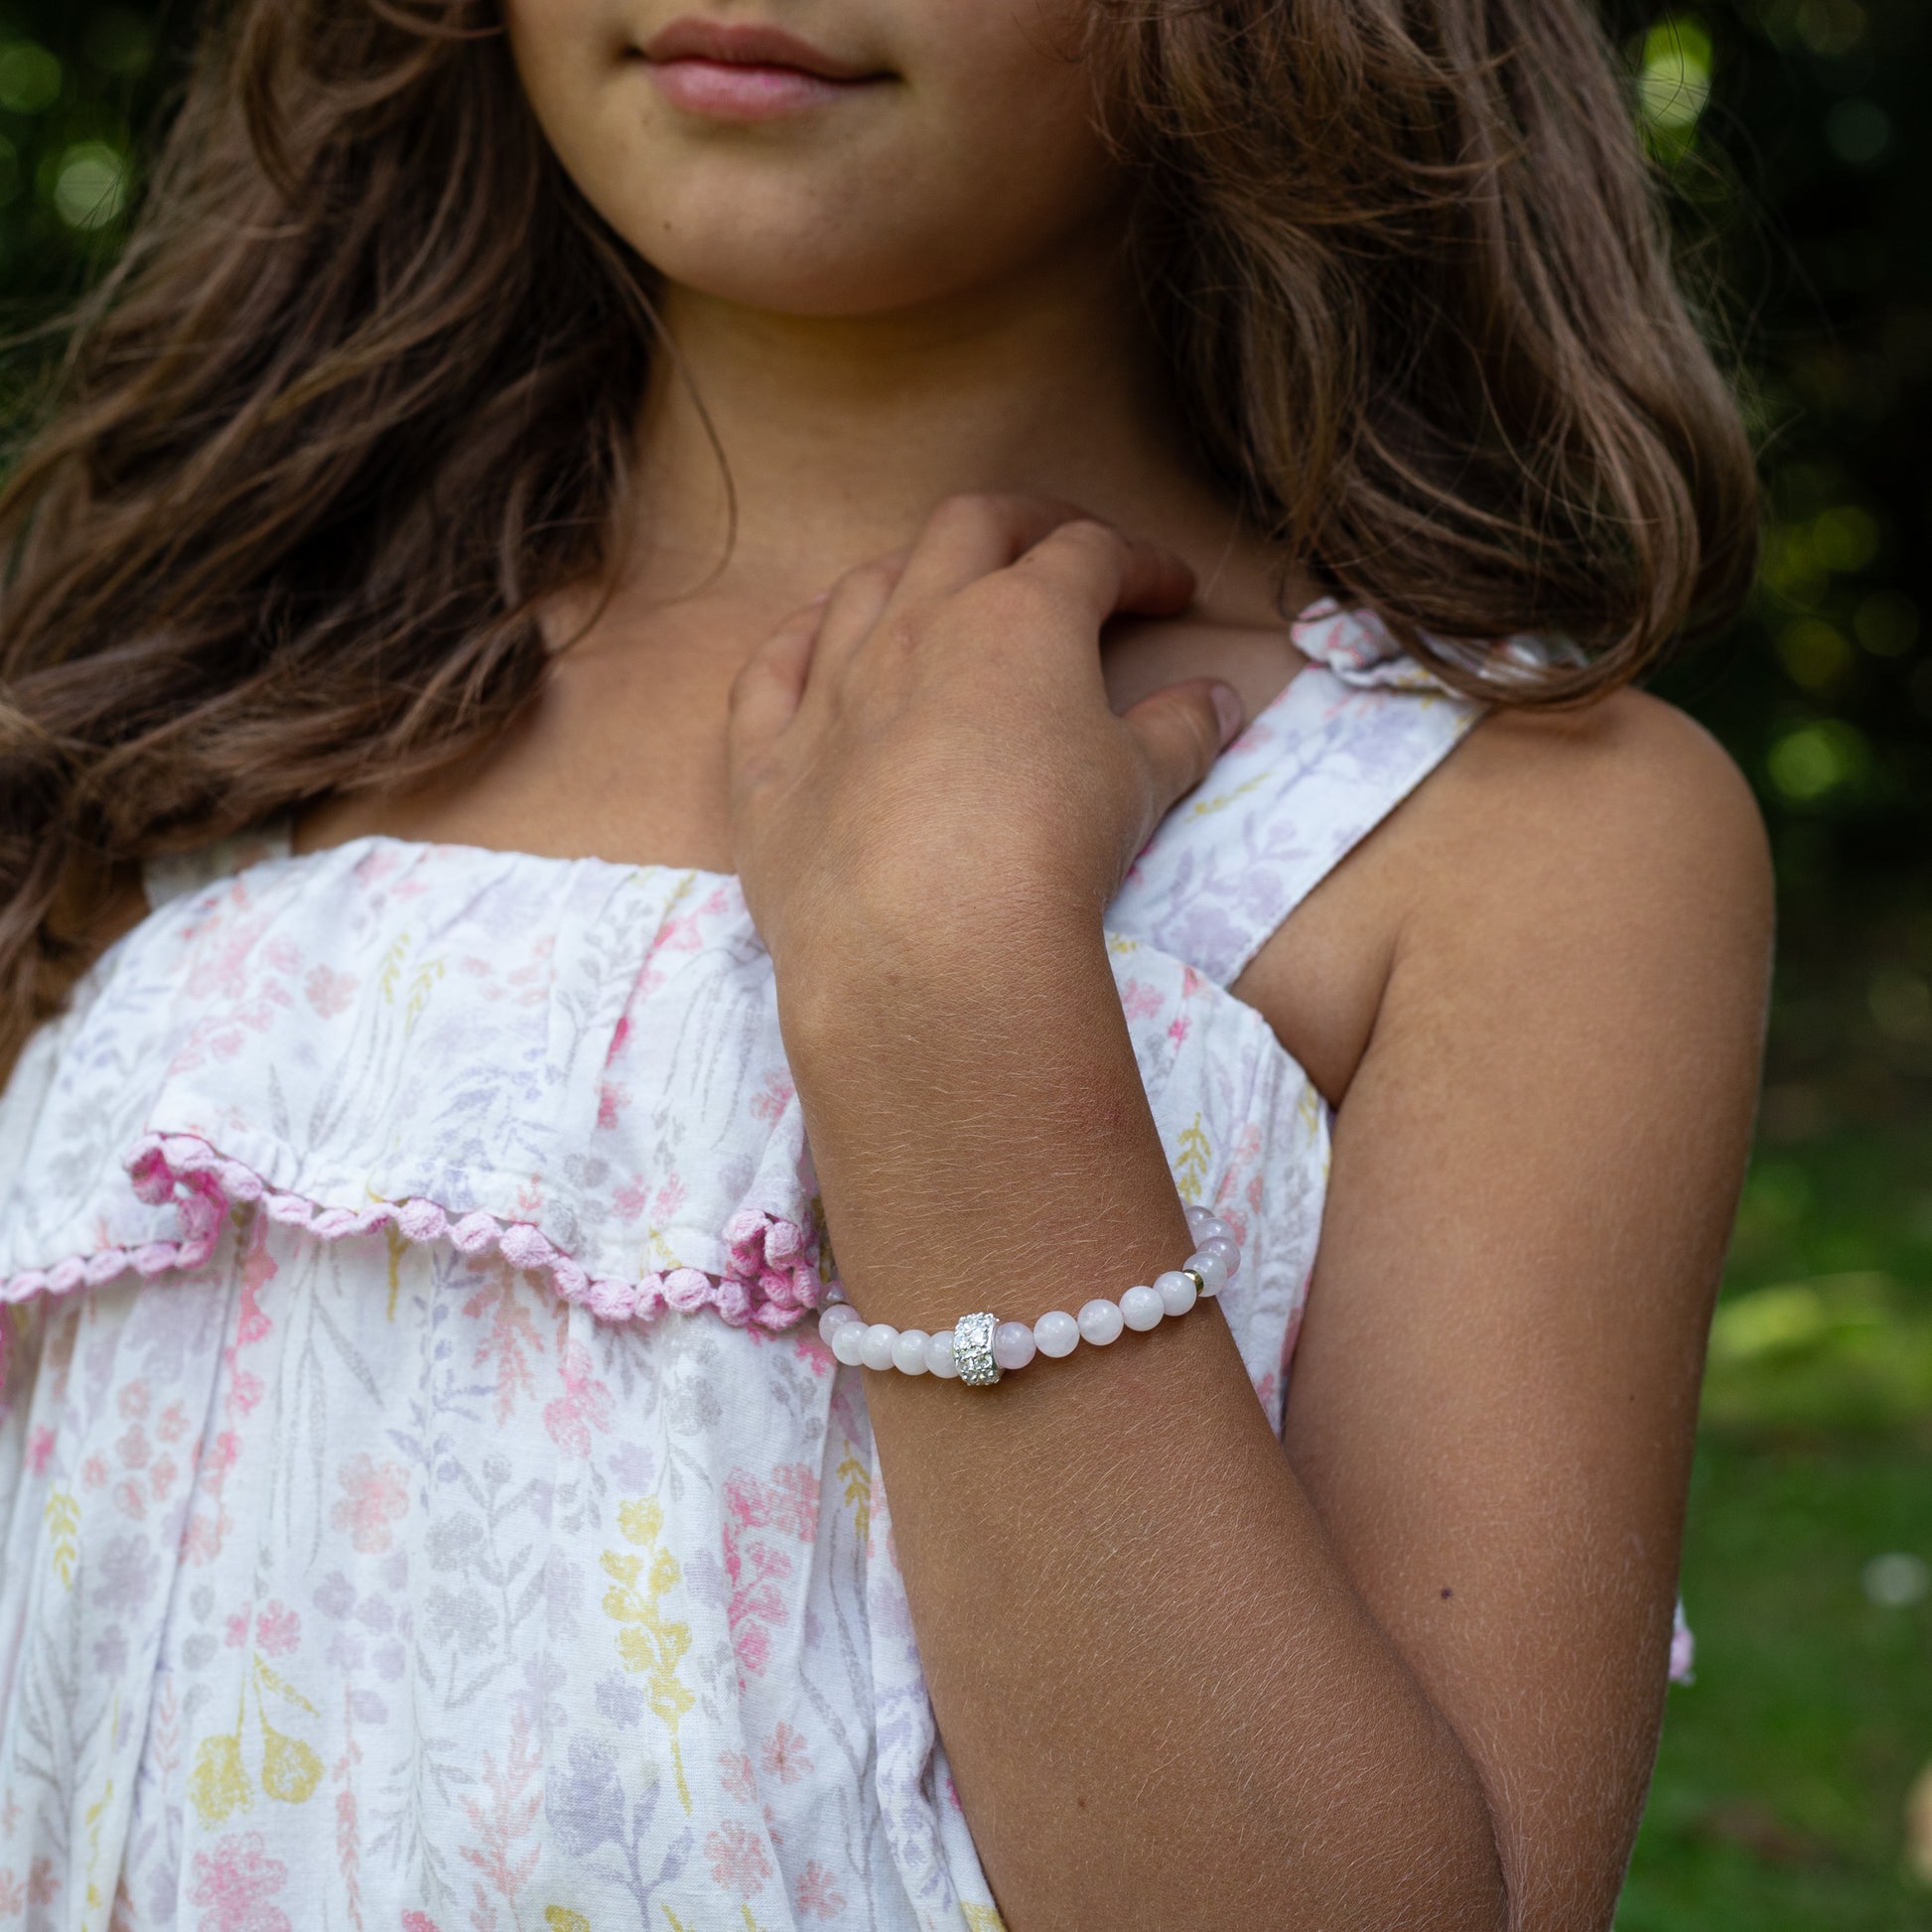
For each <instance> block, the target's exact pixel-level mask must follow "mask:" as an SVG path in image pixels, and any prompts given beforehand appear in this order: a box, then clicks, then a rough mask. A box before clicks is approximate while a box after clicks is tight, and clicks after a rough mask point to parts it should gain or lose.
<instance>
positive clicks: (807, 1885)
mask: <svg viewBox="0 0 1932 1932" xmlns="http://www.w3.org/2000/svg"><path fill="white" fill-rule="evenodd" d="M844 1910H845V1893H844V1892H842V1891H840V1889H839V1888H838V1885H837V1884H836V1883H835V1882H834V1880H833V1877H832V1874H831V1873H830V1872H829V1871H828V1870H826V1868H825V1867H824V1866H823V1865H822V1864H820V1863H819V1862H818V1861H817V1860H816V1859H808V1860H806V1862H805V1868H804V1870H803V1871H801V1872H800V1873H799V1874H798V1912H799V1916H800V1917H801V1918H802V1917H803V1916H804V1914H805V1913H807V1912H810V1913H811V1914H812V1916H813V1917H814V1918H837V1917H838V1915H839V1914H840V1913H841V1912H842V1911H844Z"/></svg>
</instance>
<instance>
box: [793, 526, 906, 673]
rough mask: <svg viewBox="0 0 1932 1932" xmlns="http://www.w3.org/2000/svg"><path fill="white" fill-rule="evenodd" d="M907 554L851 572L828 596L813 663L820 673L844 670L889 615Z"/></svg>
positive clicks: (878, 559)
mask: <svg viewBox="0 0 1932 1932" xmlns="http://www.w3.org/2000/svg"><path fill="white" fill-rule="evenodd" d="M906 556H907V552H906V551H904V550H895V551H893V552H892V553H891V554H890V555H888V556H884V557H875V558H874V559H873V560H872V561H871V562H870V563H865V564H861V565H859V566H858V567H857V568H856V569H854V570H848V571H847V572H846V573H845V574H844V575H843V576H842V577H841V578H840V579H839V580H838V582H837V583H835V584H834V585H833V586H832V588H831V590H830V591H828V592H827V593H826V600H825V610H824V616H823V621H821V622H820V624H819V627H818V647H817V650H816V652H815V654H814V656H813V659H812V663H813V668H814V670H815V672H816V674H817V675H818V676H820V677H822V678H823V677H830V676H834V675H836V674H837V673H838V672H839V671H842V670H843V669H844V668H845V666H846V664H847V663H848V662H850V660H851V658H852V654H853V652H854V651H856V650H857V649H858V648H859V646H860V645H861V644H862V643H864V642H865V640H866V639H867V638H868V637H869V636H871V635H872V632H873V629H874V627H875V626H876V625H877V624H878V622H879V620H880V619H881V617H883V616H884V615H885V611H886V606H887V605H888V604H889V603H890V602H891V601H892V597H893V593H894V591H895V590H897V587H898V583H899V580H900V576H901V573H902V572H903V571H904V569H905V562H906Z"/></svg>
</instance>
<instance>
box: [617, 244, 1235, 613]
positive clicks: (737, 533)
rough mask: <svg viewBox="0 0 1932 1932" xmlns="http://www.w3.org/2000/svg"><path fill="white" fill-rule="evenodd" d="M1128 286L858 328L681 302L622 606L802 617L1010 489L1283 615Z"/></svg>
mask: <svg viewBox="0 0 1932 1932" xmlns="http://www.w3.org/2000/svg"><path fill="white" fill-rule="evenodd" d="M1110 253H1111V254H1113V255H1114V256H1115V257H1116V258H1117V255H1118V251H1117V250H1113V251H1110ZM1124 281H1125V278H1124V276H1122V275H1120V274H1119V273H1117V272H1116V273H1107V272H1105V270H1104V269H1103V268H1099V267H1097V265H1096V264H1095V263H1093V262H1091V261H1083V260H1079V259H1074V258H1070V259H1067V260H1064V261H1062V262H1058V263H1055V264H1053V265H1052V266H1050V267H1040V268H1036V269H1035V270H1032V271H1030V272H1028V273H1026V274H1024V275H1021V276H1018V277H1015V278H1014V279H1013V280H1012V282H1010V283H1009V284H1008V285H1005V286H1002V287H1000V288H997V289H988V290H980V291H976V292H973V293H970V294H967V295H964V296H960V297H956V298H953V299H950V300H948V301H947V302H946V303H945V304H943V305H934V306H932V307H930V308H927V309H923V310H920V311H917V312H909V313H908V312H900V313H896V314H891V315H885V316H877V317H863V318H857V319H850V318H824V317H797V316H781V315H774V314H770V313H768V312H760V311H758V310H754V309H748V308H743V307H738V306H735V305H733V304H731V303H728V302H723V301H719V300H716V299H714V298H711V297H707V296H703V295H699V294H697V293H695V292H693V291H691V290H689V289H683V288H676V287H672V288H669V289H667V290H665V291H664V292H663V294H662V296H661V298H660V302H659V309H660V314H661V316H662V319H663V323H664V328H665V334H666V338H667V340H668V342H669V344H670V345H671V352H670V353H667V354H665V355H663V356H662V357H660V360H659V365H658V369H657V373H656V378H655V380H654V383H653V386H652V392H651V394H650V396H649V399H648V402H647V405H646V408H645V412H644V419H643V424H642V433H641V437H640V462H639V466H638V472H637V483H636V488H635V490H634V494H633V502H632V521H631V547H630V551H629V561H628V563H627V566H626V569H625V572H624V583H623V586H622V594H624V595H626V596H628V595H642V596H644V597H646V598H648V599H650V600H652V601H656V600H658V599H675V598H679V597H682V596H688V595H691V594H693V593H694V592H697V591H699V590H700V589H702V592H703V594H704V595H705V596H707V597H716V596H723V597H729V598H732V599H734V600H738V599H744V600H747V601H749V602H754V603H757V604H759V605H770V606H774V607H786V608H788V607H789V606H791V605H794V604H797V603H802V602H803V601H804V600H805V599H806V598H808V597H810V596H813V595H814V594H816V593H817V592H818V591H820V590H822V589H824V588H825V587H826V586H827V585H828V584H829V583H830V582H831V581H832V579H833V578H834V577H835V576H836V575H838V573H839V572H841V571H843V570H845V569H848V568H850V567H851V566H852V565H854V564H858V563H861V562H864V561H866V560H867V559H869V558H872V557H876V556H880V555H883V554H885V553H887V552H889V551H892V550H895V549H897V548H898V547H900V546H902V545H904V544H907V543H909V542H910V541H911V540H912V539H913V538H914V537H915V536H916V535H917V533H918V530H919V527H920V525H921V524H922V523H923V521H924V519H925V517H926V515H927V513H928V512H929V511H930V510H931V508H932V507H933V505H934V504H936V503H937V502H938V501H939V500H940V499H941V498H943V497H945V496H948V495H951V494H954V493H956V492H959V491H963V490H1002V491H1024V492H1027V493H1032V494H1039V495H1046V496H1054V497H1060V498H1063V499H1065V500H1067V501H1070V502H1073V503H1077V504H1079V505H1080V506H1081V507H1082V508H1083V509H1087V510H1090V511H1092V512H1094V513H1095V514H1098V515H1101V516H1105V517H1108V518H1110V519H1112V520H1114V521H1116V522H1118V523H1119V524H1121V525H1122V526H1123V527H1124V528H1128V529H1132V530H1135V531H1137V532H1141V533H1145V534H1150V535H1156V536H1159V537H1160V538H1161V539H1162V540H1163V541H1165V542H1167V543H1169V544H1171V545H1172V546H1173V547H1174V548H1175V549H1177V550H1179V551H1180V552H1181V553H1182V554H1183V555H1185V556H1187V557H1188V558H1189V561H1190V562H1192V563H1193V564H1194V565H1195V567H1196V569H1197V570H1198V571H1199V572H1200V573H1201V577H1202V591H1203V602H1204V603H1212V602H1215V601H1217V599H1216V587H1217V585H1218V587H1219V589H1220V592H1221V596H1220V598H1219V600H1218V601H1221V602H1228V601H1229V600H1230V599H1231V600H1232V602H1233V603H1234V604H1235V605H1238V607H1239V608H1240V609H1242V610H1243V611H1246V612H1254V611H1256V610H1257V609H1259V610H1260V611H1264V612H1265V610H1266V609H1267V608H1268V587H1267V585H1266V582H1265V576H1266V573H1265V571H1263V572H1261V573H1260V575H1259V576H1257V573H1256V570H1255V568H1254V564H1253V560H1252V555H1251V554H1250V557H1249V561H1248V563H1247V564H1246V565H1245V566H1236V565H1234V564H1232V563H1231V562H1230V559H1231V558H1232V557H1233V556H1234V554H1235V553H1236V551H1237V550H1241V551H1244V552H1249V553H1251V552H1252V542H1251V540H1244V539H1243V538H1242V537H1241V535H1240V533H1239V530H1238V519H1237V518H1236V516H1235V514H1234V513H1233V512H1232V511H1231V510H1230V509H1229V508H1228V507H1227V506H1226V504H1225V503H1223V502H1222V501H1220V500H1219V499H1218V498H1217V497H1216V495H1215V494H1214V492H1213V491H1212V490H1211V488H1210V487H1209V486H1208V485H1207V484H1206V483H1204V482H1203V481H1202V480H1201V479H1200V477H1199V476H1198V475H1197V473H1196V468H1195V465H1194V463H1193V460H1192V459H1191V457H1190V456H1189V454H1188V451H1187V445H1186V439H1185V435H1184V431H1183V429H1182V426H1181V425H1180V424H1179V422H1178V421H1177V420H1176V415H1175V411H1174V406H1173V399H1172V396H1171V393H1170V388H1169V381H1168V378H1167V375H1166V372H1165V370H1164V369H1163V367H1162V366H1161V362H1160V358H1159V356H1158V353H1157V351H1156V348H1155V345H1154V343H1153V340H1152V335H1151V332H1150V331H1149V329H1148V328H1147V325H1146V323H1145V321H1144V319H1143V316H1142V311H1141V305H1140V303H1139V301H1138V299H1137V298H1136V297H1135V295H1134V294H1133V292H1132V290H1131V289H1129V288H1127V287H1125V286H1124ZM714 437H715V439H716V440H715V443H714V441H713V439H714ZM721 455H722V457H723V459H724V468H723V470H721V467H720V462H719V458H720V456H721ZM727 473H728V474H729V484H728V483H727V481H726V475H727ZM1258 598H1259V599H1260V600H1261V602H1260V604H1259V606H1257V599H1258Z"/></svg>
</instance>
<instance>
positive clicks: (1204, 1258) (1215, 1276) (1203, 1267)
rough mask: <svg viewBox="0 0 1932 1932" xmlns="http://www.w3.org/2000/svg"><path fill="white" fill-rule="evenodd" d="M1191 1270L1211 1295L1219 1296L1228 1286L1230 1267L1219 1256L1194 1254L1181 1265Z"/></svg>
mask: <svg viewBox="0 0 1932 1932" xmlns="http://www.w3.org/2000/svg"><path fill="white" fill-rule="evenodd" d="M1180 1265H1181V1266H1182V1267H1183V1268H1191V1269H1192V1270H1193V1271H1194V1273H1195V1274H1197V1275H1198V1276H1199V1277H1200V1279H1201V1286H1202V1288H1204V1289H1205V1290H1206V1291H1207V1293H1208V1294H1210V1295H1218V1294H1220V1292H1221V1290H1222V1289H1224V1288H1225V1287H1227V1285H1228V1265H1227V1263H1226V1262H1225V1261H1223V1260H1222V1259H1221V1257H1220V1256H1219V1255H1202V1254H1192V1255H1189V1256H1188V1257H1187V1259H1186V1260H1185V1261H1183V1262H1182V1263H1181V1264H1180Z"/></svg>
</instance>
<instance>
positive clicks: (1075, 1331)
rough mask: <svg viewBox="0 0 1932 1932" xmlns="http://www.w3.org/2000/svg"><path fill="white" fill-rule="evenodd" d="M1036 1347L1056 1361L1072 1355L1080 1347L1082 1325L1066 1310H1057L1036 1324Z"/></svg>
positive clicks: (1041, 1317) (1040, 1318)
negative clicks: (1061, 1357)
mask: <svg viewBox="0 0 1932 1932" xmlns="http://www.w3.org/2000/svg"><path fill="white" fill-rule="evenodd" d="M1034 1345H1035V1347H1036V1348H1037V1349H1038V1350H1039V1352H1040V1353H1041V1354H1042V1355H1049V1356H1051V1357H1053V1358H1054V1359H1055V1360H1057V1359H1058V1358H1059V1357H1060V1356H1062V1355H1070V1354H1072V1353H1073V1351H1074V1350H1075V1349H1076V1348H1078V1347H1079V1345H1080V1324H1079V1323H1078V1322H1077V1321H1075V1320H1074V1318H1073V1317H1072V1316H1071V1315H1070V1314H1068V1313H1067V1311H1065V1310H1064V1309H1055V1310H1054V1311H1052V1313H1050V1314H1042V1315H1041V1316H1040V1317H1039V1319H1038V1320H1037V1321H1035V1323H1034Z"/></svg>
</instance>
